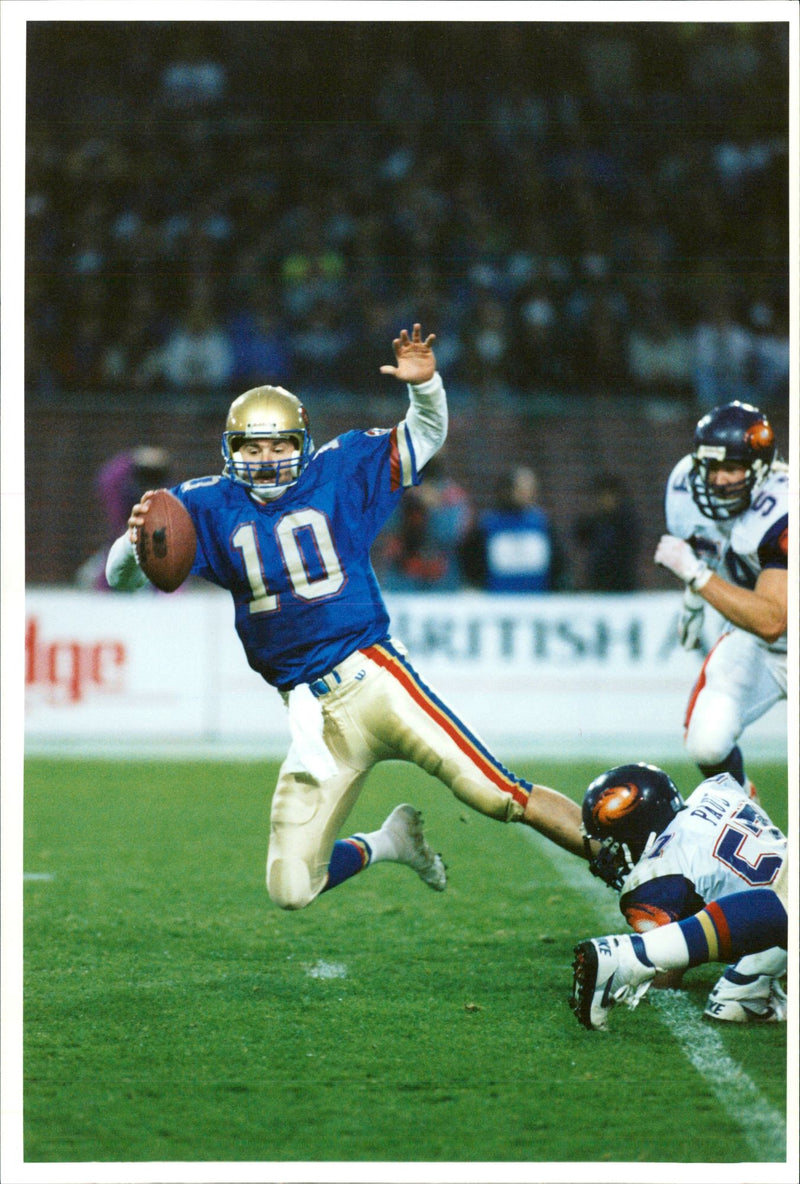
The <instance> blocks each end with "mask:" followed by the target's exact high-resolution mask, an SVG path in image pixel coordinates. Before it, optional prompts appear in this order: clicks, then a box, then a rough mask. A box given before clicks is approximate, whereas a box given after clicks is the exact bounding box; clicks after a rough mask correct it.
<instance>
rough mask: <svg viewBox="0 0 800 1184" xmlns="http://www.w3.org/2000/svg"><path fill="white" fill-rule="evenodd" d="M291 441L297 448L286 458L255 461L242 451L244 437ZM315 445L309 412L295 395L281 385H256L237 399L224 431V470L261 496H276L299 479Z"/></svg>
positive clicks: (248, 438)
mask: <svg viewBox="0 0 800 1184" xmlns="http://www.w3.org/2000/svg"><path fill="white" fill-rule="evenodd" d="M265 438H269V439H283V440H286V439H288V440H292V441H293V442H294V445H295V451H294V452H293V453H292V455H291V456H290V457H289V458H287V459H286V460H274V461H270V462H269V464H268V465H265V464H264V462H263V461H258V462H255V463H254V462H252V461H247V460H245V459H244V458H243V457H242V455H241V452H240V449H241V447H242V444H243V442H244V441H245V440H263V439H265ZM313 451H314V444H313V441H312V439H311V431H310V426H309V420H308V413H307V412H306V409H305V407H304V406H303V404H302V403H301V402H300V400H299V399H298V398H296V397H295V395H293V394H291V392H289V391H286V390H284V389H283V387H281V386H256V387H253V389H252V390H249V391H245V392H244V394H243V395H239V397H238V399H234V401H233V402H232V403H231V406H230V410H229V411H228V418H227V421H226V423H225V431H224V432H223V433H222V456H223V459H224V461H225V467H224V468H223V470H222V472H223V474H224V475H225V476H226V477H230V479H231V480H232V481H236V482H238V484H240V485H244V486H246V488H247V489H250V490H252V491H253V492H254V493H257V494H261V495H262V496H267V497H269V496H270V495H272V496H274V494H275V493H277V492H282V491H283V490H284V489H286V488H287V487H288V486H289V485H294V483H295V481H296V480H297V478H298V477H299V476H300V474H301V473H302V472H303V470H304V469H305V467H306V465H307V464H308V462H309V461H310V460H311V456H312V453H313Z"/></svg>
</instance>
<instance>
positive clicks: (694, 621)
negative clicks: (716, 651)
mask: <svg viewBox="0 0 800 1184" xmlns="http://www.w3.org/2000/svg"><path fill="white" fill-rule="evenodd" d="M705 607H706V602H705V601H704V600H703V598H702V596H698V595H697V593H696V592H692V590H691V589H690V588H687V589H686V591H685V592H684V594H683V608H682V609H681V613H680V616H679V617H678V637H679V639H680V643H681V645H682V646H683V648H684V649H685V650H696V649H697V647H698V646H699V645H700V639H701V636H702V633H703V610H704V609H705Z"/></svg>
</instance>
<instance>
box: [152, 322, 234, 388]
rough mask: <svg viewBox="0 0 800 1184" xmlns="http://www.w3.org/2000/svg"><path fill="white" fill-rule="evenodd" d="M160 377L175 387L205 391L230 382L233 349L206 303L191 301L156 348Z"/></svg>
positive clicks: (227, 384)
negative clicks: (157, 348) (183, 313)
mask: <svg viewBox="0 0 800 1184" xmlns="http://www.w3.org/2000/svg"><path fill="white" fill-rule="evenodd" d="M155 364H156V365H157V368H158V372H159V375H160V377H161V378H162V379H163V380H164V382H166V384H167V385H168V386H170V387H173V388H174V389H176V390H188V391H206V390H215V389H220V388H222V387H226V386H229V385H230V381H231V378H232V376H233V368H234V352H233V346H232V345H231V341H230V338H229V336H228V333H227V331H226V330H225V328H224V327H223V326H222V325H221V324H219V323H218V321H217V320H216V318H215V317H214V316H213V314H212V312H211V308H210V306H209V304H208V303H207V302H205V301H203V300H198V301H195V302H193V303H192V304H191V305H190V307H189V310H188V312H187V313H186V315H185V316H184V317H183V318H182V319H180V320H179V321H178V323H177V325H176V326H175V328H174V329H173V330H172V332H171V333H170V334H169V335H168V336H167V339H166V341H165V342H164V344H163V346H162V347H161V349H160V350H159V351H158V354H157V360H156V362H155Z"/></svg>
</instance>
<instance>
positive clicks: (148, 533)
mask: <svg viewBox="0 0 800 1184" xmlns="http://www.w3.org/2000/svg"><path fill="white" fill-rule="evenodd" d="M196 549H197V535H196V534H195V529H194V523H193V522H192V519H191V516H190V515H189V512H188V510H187V509H186V507H185V506H184V505H183V504H182V503H181V502H179V501H178V499H177V498H176V497H175V495H174V494H172V493H170V492H169V490H167V489H157V490H156V491H155V493H154V494H153V496H152V498H151V499H150V504H149V508H148V511H147V515H146V518H145V522H144V525H143V526H140V527H139V532H138V538H137V540H136V553H137V555H138V556H139V563H140V565H141V568H142V571H143V572H144V574H145V575H146V576H147V578H148V580H150V583H151V584H155V586H156V588H160V589H161V591H162V592H174V591H175V589H176V588H179V587H180V586H181V584H182V583H183V581H184V580H185V579H186V577H187V576H188V574H189V572H190V571H191V567H192V564H193V563H194V554H195V551H196Z"/></svg>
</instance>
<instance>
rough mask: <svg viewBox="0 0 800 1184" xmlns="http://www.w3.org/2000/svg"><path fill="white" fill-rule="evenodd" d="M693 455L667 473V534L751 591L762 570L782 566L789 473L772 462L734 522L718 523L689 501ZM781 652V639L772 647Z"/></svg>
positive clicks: (782, 650)
mask: <svg viewBox="0 0 800 1184" xmlns="http://www.w3.org/2000/svg"><path fill="white" fill-rule="evenodd" d="M691 468H692V457H691V455H689V456H684V457H683V459H682V460H680V461H678V463H677V464H676V466H675V468H674V469H673V470H672V473H671V474H670V477H669V481H668V482H667V489H666V495H665V506H664V509H665V514H666V520H667V531H668V532H669V534H671V535H675V537H676V538H679V539H686V540H687V541H688V542H690V543H691V545H692V548H693V549H694V551H695V553H696V554H697V555H699V556H700V558H701V559H704V560H705V561H706V563H707V564H708V566H709V567H710V568H712V570H713V571H717V572H719V574H720V575H721V576H722V577H723V579H726V580H728V581H729V582H730V583H732V584H737V585H738V586H739V587H740V588H754V587H755V584H756V581H757V579H758V577H759V576H760V574H761V572H762V571H763V570H764V568H765V567H779V566H785V565H786V562H787V554H788V512H789V470H788V466H786V465H785V464H783V463H782V462H781V461H776V462H775V463H774V464H773V466H772V468H771V470H770V472H769V475H768V476H767V479H766V481H765V482H764V483H763V485H759V487H758V488H757V489H756V490H754V492H753V501H752V505H751V506H750V507H749V508H748V509H747V510H745V512H744V513H743V514H739V515H738V516H737V517H735V518H730V519H727V520H726V521H723V522H717V521H715V520H714V519H712V518H706V517H705V515H704V514H701V512H700V510H699V509H698V507H697V506H696V505H695V502H694V499H693V498H692V491H691V487H690V485H689V472H690V470H691ZM761 644H762V645H764V646H765V648H768V649H774V650H776V651H778V652H785V650H786V635H785V634H784V636H783V637H782V638H781V639H780V640H779V641H777V642H775V643H774V645H772V646H767V644H766V642H762V643H761Z"/></svg>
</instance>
